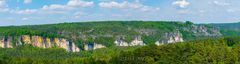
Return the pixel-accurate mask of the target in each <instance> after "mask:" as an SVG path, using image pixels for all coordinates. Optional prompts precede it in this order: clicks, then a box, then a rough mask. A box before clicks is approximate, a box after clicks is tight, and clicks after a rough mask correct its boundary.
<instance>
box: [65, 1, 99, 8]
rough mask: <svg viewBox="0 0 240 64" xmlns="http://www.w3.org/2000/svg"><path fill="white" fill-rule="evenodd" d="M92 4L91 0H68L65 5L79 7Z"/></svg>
mask: <svg viewBox="0 0 240 64" xmlns="http://www.w3.org/2000/svg"><path fill="white" fill-rule="evenodd" d="M93 4H94V2H93V1H90V2H87V1H82V0H70V1H69V2H68V3H67V5H68V6H73V7H75V6H80V7H88V6H92V5H93Z"/></svg>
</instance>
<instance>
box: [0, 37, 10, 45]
mask: <svg viewBox="0 0 240 64" xmlns="http://www.w3.org/2000/svg"><path fill="white" fill-rule="evenodd" d="M11 41H12V39H11V37H10V36H8V37H3V38H2V39H1V40H0V46H1V48H12V47H13V46H12V42H11Z"/></svg>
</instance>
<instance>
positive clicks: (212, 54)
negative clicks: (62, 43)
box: [0, 37, 240, 64]
mask: <svg viewBox="0 0 240 64" xmlns="http://www.w3.org/2000/svg"><path fill="white" fill-rule="evenodd" d="M239 38H240V37H221V38H206V39H200V40H193V41H187V42H181V43H173V44H166V45H161V46H156V45H148V46H143V47H111V48H103V49H97V50H93V51H82V52H75V53H73V52H66V51H65V50H63V49H58V48H51V49H41V48H36V47H32V46H31V45H24V46H20V47H17V48H11V49H7V48H4V49H3V48H1V49H0V50H1V51H0V52H1V53H0V54H1V55H0V63H3V64H14V63H15V64H16V63H17V64H19V63H20V64H22V63H24V64H32V63H43V64H66V63H67V64H126V63H127V64H129V63H130V64H186V63H187V64H189V63H190V64H195V63H201V64H202V63H203V64H212V63H224V64H225V63H226V64H238V63H239V61H240V60H239V58H240V57H239V56H240V54H239V53H240V51H239V46H240V39H239Z"/></svg>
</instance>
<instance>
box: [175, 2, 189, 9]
mask: <svg viewBox="0 0 240 64" xmlns="http://www.w3.org/2000/svg"><path fill="white" fill-rule="evenodd" d="M172 5H176V6H178V7H180V8H186V7H187V6H189V5H190V3H189V2H188V1H186V0H177V1H175V2H173V3H172Z"/></svg>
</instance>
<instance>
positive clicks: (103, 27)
mask: <svg viewBox="0 0 240 64" xmlns="http://www.w3.org/2000/svg"><path fill="white" fill-rule="evenodd" d="M201 29H202V30H204V31H206V32H209V33H211V30H215V28H212V27H206V26H205V25H197V24H193V23H192V22H189V21H187V22H170V21H102V22H78V23H60V24H49V25H26V26H6V27H0V35H3V36H9V35H10V36H19V35H37V36H43V37H62V38H66V39H68V40H71V41H73V42H75V43H77V44H79V46H82V43H93V42H94V43H100V44H104V45H106V46H113V45H114V44H113V42H114V41H115V40H116V39H118V38H124V40H125V41H126V42H131V41H132V40H133V39H134V38H135V37H137V36H141V37H142V40H144V42H145V43H154V42H156V41H157V40H160V39H164V38H165V37H163V35H164V34H165V33H168V32H177V31H180V32H181V34H182V35H183V38H184V40H188V39H195V38H197V37H208V36H209V35H204V34H205V33H204V32H201V31H198V30H201ZM193 31H196V33H194V32H193ZM216 36H218V35H216Z"/></svg>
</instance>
